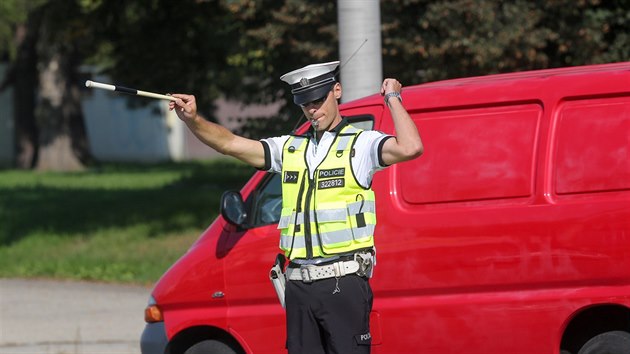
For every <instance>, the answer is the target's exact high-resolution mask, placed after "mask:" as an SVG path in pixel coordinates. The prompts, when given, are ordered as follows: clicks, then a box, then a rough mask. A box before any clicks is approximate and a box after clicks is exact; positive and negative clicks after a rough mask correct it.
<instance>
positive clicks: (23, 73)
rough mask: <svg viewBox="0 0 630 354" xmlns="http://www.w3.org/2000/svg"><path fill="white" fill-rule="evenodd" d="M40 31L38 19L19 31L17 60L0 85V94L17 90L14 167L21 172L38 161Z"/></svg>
mask: <svg viewBox="0 0 630 354" xmlns="http://www.w3.org/2000/svg"><path fill="white" fill-rule="evenodd" d="M38 27H39V19H38V17H37V16H33V17H31V18H29V21H28V22H27V23H26V24H22V25H19V26H18V27H17V30H16V35H15V41H16V43H17V57H16V59H15V60H14V61H13V62H12V63H11V65H10V66H9V70H8V72H7V76H6V77H5V80H4V82H3V83H2V85H0V91H2V90H3V89H5V88H6V87H8V86H12V87H13V89H14V91H13V108H14V113H13V121H14V126H15V129H14V137H15V139H14V144H15V156H14V164H15V167H17V168H21V169H30V168H33V167H34V165H35V162H36V161H37V144H38V137H37V126H36V125H35V113H34V112H35V111H34V107H35V91H36V87H37V74H36V72H37V70H36V62H37V59H36V52H35V42H36V39H37V31H38ZM18 78H19V79H18Z"/></svg>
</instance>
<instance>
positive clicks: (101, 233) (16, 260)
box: [0, 159, 254, 284]
mask: <svg viewBox="0 0 630 354" xmlns="http://www.w3.org/2000/svg"><path fill="white" fill-rule="evenodd" d="M253 172H254V169H253V168H251V167H248V166H246V165H244V164H242V163H239V162H237V161H235V160H228V159H217V160H213V161H207V162H193V163H181V164H176V163H173V164H156V165H120V164H116V165H109V164H108V165H104V166H99V167H98V168H93V169H90V170H88V171H85V172H78V173H51V172H47V173H40V172H32V171H16V170H0V277H49V278H50V277H52V278H66V279H90V280H98V281H111V282H127V283H137V284H151V283H153V282H155V281H156V280H157V279H158V278H159V277H160V275H161V274H162V273H163V272H164V271H165V270H166V269H167V268H168V267H169V266H170V265H171V264H172V263H173V262H174V261H175V260H176V259H177V258H179V257H180V256H181V255H182V254H183V253H184V252H186V250H187V249H188V247H189V246H190V245H191V244H192V243H193V242H194V241H195V240H196V239H197V237H198V236H199V234H200V233H201V231H203V230H204V229H205V228H206V227H207V226H208V225H209V224H210V223H211V222H212V221H213V220H214V218H215V217H216V216H217V215H218V213H219V199H220V197H221V194H222V193H223V192H224V191H225V190H228V189H236V190H238V189H240V188H241V186H242V185H243V184H244V183H245V181H246V180H247V179H248V178H249V177H250V176H251V175H252V173H253Z"/></svg>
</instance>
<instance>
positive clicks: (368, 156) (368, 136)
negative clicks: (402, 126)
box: [352, 130, 393, 188]
mask: <svg viewBox="0 0 630 354" xmlns="http://www.w3.org/2000/svg"><path fill="white" fill-rule="evenodd" d="M389 138H393V136H391V135H387V134H385V133H382V132H379V131H375V130H366V131H363V132H362V133H361V134H359V137H358V138H357V141H356V143H355V145H354V150H355V155H354V158H353V159H352V169H353V170H354V173H355V176H356V177H357V180H358V182H359V183H360V184H361V185H362V186H363V187H366V188H367V187H369V186H370V185H371V184H372V177H373V176H374V173H376V172H377V171H380V170H382V169H384V168H385V167H387V166H386V165H385V164H383V162H382V158H381V150H382V147H383V143H384V142H385V141H386V140H387V139H389Z"/></svg>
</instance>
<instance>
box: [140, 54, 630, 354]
mask: <svg viewBox="0 0 630 354" xmlns="http://www.w3.org/2000/svg"><path fill="white" fill-rule="evenodd" d="M403 102H404V104H405V107H406V108H407V110H408V111H409V113H410V115H411V117H412V118H413V120H414V121H415V123H416V124H417V126H418V129H419V131H420V134H421V136H422V139H423V142H424V145H425V153H424V155H423V156H422V157H421V158H419V159H416V160H413V161H409V162H404V163H400V164H397V165H394V166H391V167H389V168H387V169H385V170H384V171H381V172H379V173H377V174H376V175H375V178H374V181H373V185H372V186H373V189H374V191H375V192H376V195H377V197H376V198H377V209H378V224H377V227H376V250H377V264H376V267H375V269H374V277H373V278H372V279H371V285H372V288H373V291H374V307H373V312H372V315H371V332H372V337H373V341H372V343H373V344H372V345H373V347H372V352H373V353H377V354H378V353H439V354H445V353H458V354H459V353H468V354H472V353H479V354H488V353H510V354H515V353H527V354H532V353H535V354H545V353H563V354H569V353H572V354H578V353H579V354H588V353H590V354H593V353H613V354H622V353H629V352H630V63H617V64H606V65H594V66H584V67H573V68H562V69H552V70H542V71H532V72H521V73H514V74H501V75H492V76H485V77H474V78H465V79H457V80H447V81H441V82H434V83H428V84H423V85H418V86H414V87H407V88H405V89H404V92H403ZM341 112H342V114H343V115H344V116H346V117H348V119H349V120H351V122H352V124H355V125H357V126H359V127H361V128H363V129H377V130H381V131H383V132H386V133H394V126H393V122H392V119H391V117H390V113H389V110H388V109H386V107H384V104H383V100H382V97H381V96H379V95H374V96H370V97H366V98H364V99H360V100H357V101H353V102H350V103H347V104H343V105H342V106H341ZM305 128H306V127H303V129H305ZM280 204H281V187H280V179H279V176H278V175H274V174H268V173H265V172H257V173H255V174H254V175H253V176H252V178H251V180H250V181H249V182H248V183H247V184H246V185H245V186H244V187H243V189H242V190H241V191H240V193H238V192H228V193H226V194H225V195H224V198H223V201H222V215H223V216H221V217H218V218H217V219H216V220H215V221H214V222H213V223H212V225H210V227H208V229H207V230H205V231H204V233H203V234H202V235H201V237H200V238H199V240H198V241H197V242H196V243H195V244H194V245H193V246H192V247H191V248H190V250H189V251H188V252H187V253H186V254H185V255H183V256H182V258H181V259H180V260H179V261H178V262H177V263H175V264H174V265H173V266H172V267H171V268H170V269H169V270H168V271H167V272H166V273H165V274H164V276H163V277H162V278H161V279H160V280H159V282H158V283H157V284H156V285H155V288H154V289H153V293H152V296H151V298H150V302H149V306H148V307H147V309H146V312H145V314H146V320H147V322H148V323H147V325H146V329H145V331H144V333H143V335H142V340H141V347H142V352H143V353H144V354H158V353H160V354H161V353H169V354H184V353H185V354H194V353H285V352H286V349H285V342H286V338H285V337H286V335H285V320H284V310H283V308H282V307H281V305H280V303H279V302H278V298H277V296H276V293H275V291H274V288H273V287H272V285H271V283H270V281H269V270H270V268H271V266H272V265H273V262H274V259H275V256H276V254H277V253H279V250H278V242H279V231H278V229H277V221H278V219H279V215H280V209H281V207H280Z"/></svg>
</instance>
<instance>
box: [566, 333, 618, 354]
mask: <svg viewBox="0 0 630 354" xmlns="http://www.w3.org/2000/svg"><path fill="white" fill-rule="evenodd" d="M578 354H630V333H628V332H624V331H610V332H604V333H602V334H599V335H596V336H595V337H593V338H591V339H590V340H589V341H588V342H586V344H584V346H583V347H582V349H580V351H579V352H578Z"/></svg>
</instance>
